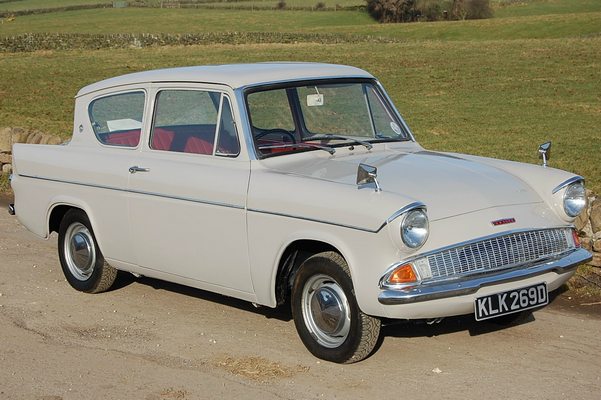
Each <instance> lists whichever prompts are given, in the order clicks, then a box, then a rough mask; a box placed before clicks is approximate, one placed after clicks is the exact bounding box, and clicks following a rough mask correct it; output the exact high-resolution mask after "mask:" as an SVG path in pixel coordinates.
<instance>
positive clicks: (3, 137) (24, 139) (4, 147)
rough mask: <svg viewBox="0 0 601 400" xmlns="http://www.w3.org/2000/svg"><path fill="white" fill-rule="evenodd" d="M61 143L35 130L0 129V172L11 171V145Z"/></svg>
mask: <svg viewBox="0 0 601 400" xmlns="http://www.w3.org/2000/svg"><path fill="white" fill-rule="evenodd" d="M63 141H64V140H63V139H61V138H59V137H58V136H53V135H48V134H46V133H43V132H40V131H36V130H27V129H23V128H0V171H1V173H2V174H10V173H11V172H12V170H13V167H12V155H11V151H12V146H13V143H32V144H59V143H61V142H63Z"/></svg>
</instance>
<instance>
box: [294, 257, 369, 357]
mask: <svg viewBox="0 0 601 400" xmlns="http://www.w3.org/2000/svg"><path fill="white" fill-rule="evenodd" d="M292 315H293V318H294V324H295V325H296V330H297V331H298V334H299V336H300V338H301V340H302V341H303V343H304V345H305V346H306V347H307V349H308V350H309V351H310V352H311V353H312V354H313V355H315V356H316V357H318V358H321V359H324V360H328V361H333V362H337V363H353V362H357V361H361V360H362V359H364V358H366V357H367V356H369V355H370V354H371V352H372V351H373V349H374V348H375V346H376V344H377V342H378V339H379V335H380V320H379V319H378V318H374V317H371V316H369V315H367V314H365V313H363V312H362V311H361V310H360V309H359V306H358V305H357V301H356V299H355V294H354V289H353V283H352V280H351V276H350V271H349V268H348V265H347V264H346V261H345V260H344V258H342V256H340V254H338V253H335V252H331V251H329V252H323V253H319V254H316V255H314V256H311V257H309V258H308V259H307V260H305V262H304V263H303V264H302V265H301V266H300V268H299V271H298V272H297V274H296V276H295V279H294V284H293V287H292Z"/></svg>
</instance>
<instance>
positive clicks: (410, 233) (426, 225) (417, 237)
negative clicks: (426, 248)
mask: <svg viewBox="0 0 601 400" xmlns="http://www.w3.org/2000/svg"><path fill="white" fill-rule="evenodd" d="M429 235H430V222H429V220H428V214H427V213H426V210H425V209H423V208H415V209H413V210H411V211H409V212H407V214H405V216H404V217H403V222H401V240H402V241H403V243H404V244H405V246H407V247H409V248H410V249H418V248H420V247H422V246H423V245H424V243H426V241H427V240H428V236H429Z"/></svg>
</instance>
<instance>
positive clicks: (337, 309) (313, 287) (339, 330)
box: [302, 275, 351, 348]
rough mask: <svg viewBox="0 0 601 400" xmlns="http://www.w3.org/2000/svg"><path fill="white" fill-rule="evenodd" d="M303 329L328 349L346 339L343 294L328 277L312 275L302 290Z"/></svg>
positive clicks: (347, 324) (346, 307)
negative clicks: (305, 328) (304, 326)
mask: <svg viewBox="0 0 601 400" xmlns="http://www.w3.org/2000/svg"><path fill="white" fill-rule="evenodd" d="M302 311H303V319H304V321H305V325H306V326H307V328H308V329H309V332H311V334H312V335H313V337H314V338H315V340H317V342H318V343H319V344H320V345H322V346H324V347H328V348H334V347H338V346H340V345H341V344H342V343H344V341H345V340H346V338H347V337H348V334H349V331H350V327H351V319H350V309H349V304H348V300H347V298H346V295H345V294H344V291H343V290H342V288H341V287H340V285H338V283H337V282H336V281H334V280H333V279H332V278H331V277H329V276H327V275H315V276H312V277H311V278H309V280H307V282H306V283H305V286H304V287H303V292H302Z"/></svg>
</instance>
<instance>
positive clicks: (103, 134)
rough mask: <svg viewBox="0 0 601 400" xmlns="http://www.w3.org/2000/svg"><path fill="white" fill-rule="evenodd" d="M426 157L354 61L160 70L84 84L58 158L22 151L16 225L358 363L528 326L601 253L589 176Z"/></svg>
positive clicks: (90, 285) (88, 269) (81, 270)
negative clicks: (491, 326) (520, 320)
mask: <svg viewBox="0 0 601 400" xmlns="http://www.w3.org/2000/svg"><path fill="white" fill-rule="evenodd" d="M549 150H550V148H549V144H545V145H543V146H541V147H540V148H539V152H540V154H541V156H542V157H543V161H544V165H531V164H522V163H517V162H509V161H501V160H496V159H490V158H483V157H476V156H470V155H462V154H450V153H439V152H433V151H428V150H424V149H423V148H422V147H421V146H420V145H419V144H418V143H417V142H416V141H415V139H414V137H413V134H412V133H411V131H410V130H409V128H408V127H407V125H406V124H405V122H404V121H403V119H402V118H401V116H400V115H399V113H398V112H397V111H396V109H395V108H394V106H393V104H392V102H391V101H390V99H389V97H388V96H387V95H386V92H385V91H384V89H383V88H382V86H381V85H380V83H379V82H378V81H377V80H376V79H375V78H374V77H373V76H372V75H370V74H369V73H367V72H365V71H363V70H361V69H357V68H354V67H349V66H342V65H329V64H315V63H261V64H247V65H245V64H240V65H218V66H217V65H216V66H203V67H189V68H174V69H164V70H156V71H148V72H141V73H134V74H129V75H124V76H120V77H116V78H112V79H107V80H104V81H101V82H98V83H95V84H92V85H89V86H86V87H84V88H83V89H81V90H80V91H79V93H78V94H77V96H76V99H75V121H74V129H73V136H72V139H71V141H70V142H69V143H67V144H65V145H62V146H52V145H21V144H17V145H15V146H14V149H13V154H14V167H15V168H14V173H13V176H12V187H13V190H14V194H15V204H16V205H11V210H10V211H11V212H12V213H15V212H16V215H17V216H18V218H19V220H20V221H21V223H22V224H23V225H24V226H25V227H27V228H28V229H29V230H31V231H32V232H34V233H35V234H37V235H39V236H41V237H43V238H47V237H48V236H49V235H50V233H51V232H58V235H59V240H58V251H59V255H60V262H61V265H62V269H63V271H64V274H65V276H66V278H67V280H68V281H69V283H70V284H71V285H72V286H73V287H74V288H75V289H77V290H81V291H84V292H90V293H98V292H103V291H106V290H107V289H109V288H110V287H111V285H112V283H113V282H114V280H115V276H116V274H117V270H119V271H127V272H130V273H132V274H134V275H136V276H139V275H144V276H149V277H153V278H158V279H163V280H166V281H171V282H176V283H179V284H182V285H187V286H192V287H195V288H200V289H203V290H209V291H212V292H217V293H221V294H223V295H226V296H232V297H236V298H239V299H243V300H246V301H249V302H253V303H255V304H258V305H264V306H267V307H277V306H279V305H283V304H290V305H291V308H292V315H293V318H294V322H295V324H296V328H297V330H298V334H299V336H300V338H301V340H302V341H303V343H304V344H305V346H306V347H307V348H308V349H309V351H311V353H313V354H314V355H315V356H317V357H319V358H322V359H325V360H330V361H334V362H341V363H349V362H355V361H359V360H361V359H363V358H365V357H367V356H369V355H370V353H371V352H372V351H373V349H374V347H375V345H376V342H377V341H378V337H379V332H380V326H381V323H382V322H381V321H382V320H384V321H389V320H391V319H392V320H398V319H402V320H424V319H425V320H432V321H435V320H438V319H440V318H442V317H447V316H454V315H462V314H473V315H474V316H475V318H476V319H477V320H484V319H488V318H498V319H505V320H507V319H512V318H514V317H516V316H519V315H523V313H524V312H529V311H526V310H531V309H533V308H536V307H540V306H543V305H545V304H547V302H548V300H549V292H550V291H553V290H555V289H557V288H559V287H560V286H561V285H562V284H563V283H564V282H566V280H568V278H569V277H570V276H571V275H572V274H573V273H574V271H575V268H576V266H577V265H578V264H580V263H583V262H586V261H588V260H589V259H590V258H591V254H590V253H589V252H587V251H586V250H584V249H582V248H581V247H580V245H579V241H578V237H577V235H576V233H575V230H574V228H573V225H572V223H573V221H574V219H575V217H577V216H578V214H579V213H580V212H581V211H582V210H583V209H584V207H585V205H586V199H585V190H584V182H583V181H584V180H583V178H582V177H580V176H576V175H574V174H571V173H569V172H565V171H561V170H557V169H553V168H551V167H547V166H546V161H547V158H548V155H549Z"/></svg>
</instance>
